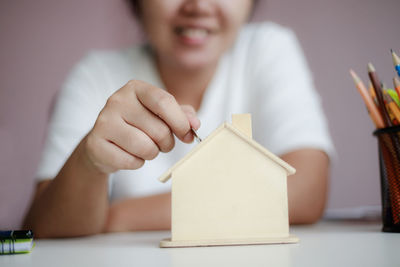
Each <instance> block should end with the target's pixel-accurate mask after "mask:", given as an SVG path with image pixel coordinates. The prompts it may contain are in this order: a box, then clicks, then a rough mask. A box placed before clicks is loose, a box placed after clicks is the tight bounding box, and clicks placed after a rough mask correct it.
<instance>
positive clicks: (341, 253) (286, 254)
mask: <svg viewBox="0 0 400 267" xmlns="http://www.w3.org/2000/svg"><path fill="white" fill-rule="evenodd" d="M291 233H293V234H295V235H297V236H298V237H299V238H300V243H299V244H289V245H254V246H230V247H200V248H168V249H167V248H162V249H161V248H159V247H158V243H159V241H160V239H162V238H166V237H169V236H170V234H169V232H138V233H118V234H105V235H98V236H92V237H86V238H71V239H56V240H37V241H36V247H35V248H34V250H33V251H32V253H30V254H25V255H7V256H0V266H1V267H6V266H9V267H13V266H40V267H47V266H69V267H70V266H71V267H72V266H96V267H97V266H98V267H100V266H118V267H119V266H130V267H133V266H174V267H181V266H182V267H186V266H201V267H206V266H207V267H208V266H218V267H221V266H231V267H235V266H241V267H243V266H271V267H272V266H273V267H275V266H307V267H312V266H318V267H321V266H335V267H340V266H374V267H377V266H379V267H380V266H400V234H395V233H390V234H388V233H382V232H381V226H380V224H379V223H377V222H351V221H331V222H327V221H323V222H320V223H318V224H316V225H309V226H293V227H291Z"/></svg>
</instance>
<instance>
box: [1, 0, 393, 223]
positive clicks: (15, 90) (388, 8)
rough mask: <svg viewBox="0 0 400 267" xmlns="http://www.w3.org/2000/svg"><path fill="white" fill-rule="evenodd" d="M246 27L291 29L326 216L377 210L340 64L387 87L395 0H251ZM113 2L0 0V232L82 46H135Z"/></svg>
mask: <svg viewBox="0 0 400 267" xmlns="http://www.w3.org/2000/svg"><path fill="white" fill-rule="evenodd" d="M254 20H256V21H262V20H271V21H274V22H277V23H280V24H282V25H285V26H287V27H290V28H292V29H293V30H294V31H295V32H296V34H297V36H298V38H299V39H300V42H301V44H302V47H303V49H304V52H305V54H306V57H307V59H308V63H309V65H310V68H311V70H312V71H313V74H314V79H315V84H316V87H317V90H318V92H319V93H320V95H321V97H322V101H323V106H324V109H325V113H326V115H327V117H328V120H329V126H330V130H331V134H332V137H333V141H334V143H335V146H336V150H337V154H338V156H337V158H336V159H335V161H334V162H333V167H332V175H331V180H330V194H329V201H328V207H327V211H326V216H327V217H335V216H339V217H340V216H350V217H352V216H358V214H359V211H360V210H361V211H365V212H366V213H369V212H372V213H374V214H379V205H380V191H379V190H380V188H379V186H380V185H379V166H378V155H377V142H376V140H375V138H374V137H373V136H372V132H373V130H374V126H373V124H372V122H371V121H370V119H369V117H368V114H367V112H366V109H365V107H364V104H363V102H362V99H361V97H360V96H359V95H358V92H357V90H356V89H355V86H354V84H353V82H352V80H351V78H350V76H349V73H348V70H349V68H354V70H355V71H356V72H357V73H358V74H359V75H360V76H361V77H362V78H363V79H364V81H367V72H366V65H367V63H368V62H369V61H371V62H373V63H374V65H375V67H376V69H377V71H378V74H379V75H380V78H381V79H382V80H383V81H384V82H385V83H386V84H387V85H388V86H389V87H392V83H391V80H392V77H393V76H394V74H395V73H394V70H393V64H392V60H391V55H390V48H393V49H394V50H395V51H397V52H398V53H400V31H399V27H400V1H399V0H346V1H333V0H331V1H328V0H261V1H260V5H259V7H258V8H257V10H256V14H255V18H254ZM140 38H141V35H140V31H139V28H138V27H137V25H136V22H135V20H134V19H133V18H132V15H131V13H130V12H129V10H128V8H127V6H126V4H125V2H124V1H123V0H113V1H110V0H79V1H78V0H69V1H53V0H36V1H29V0H1V1H0V229H7V228H18V227H19V226H20V223H21V221H22V218H23V216H24V213H25V212H26V209H27V208H28V203H29V201H30V198H31V197H32V192H33V189H34V174H35V171H36V168H37V165H38V163H39V158H40V154H41V150H42V146H43V142H44V139H45V135H46V127H47V122H48V118H49V115H50V109H51V104H52V100H53V99H54V96H55V94H56V93H57V91H58V90H59V89H60V87H61V85H62V83H63V81H64V79H65V77H66V75H67V74H68V72H69V70H70V69H71V67H72V66H73V65H74V64H75V63H76V62H77V61H78V60H79V59H80V58H81V57H82V56H84V55H85V54H86V53H87V52H88V51H89V50H90V49H118V48H121V47H126V46H130V45H132V44H133V43H137V42H138V41H139V40H140Z"/></svg>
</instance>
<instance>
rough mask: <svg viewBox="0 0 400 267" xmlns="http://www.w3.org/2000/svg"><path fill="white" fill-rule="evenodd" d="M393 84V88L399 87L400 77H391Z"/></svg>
mask: <svg viewBox="0 0 400 267" xmlns="http://www.w3.org/2000/svg"><path fill="white" fill-rule="evenodd" d="M393 85H394V87H395V88H398V87H400V79H399V78H397V77H396V76H395V77H394V78H393Z"/></svg>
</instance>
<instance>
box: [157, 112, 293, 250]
mask: <svg viewBox="0 0 400 267" xmlns="http://www.w3.org/2000/svg"><path fill="white" fill-rule="evenodd" d="M294 172H295V170H294V168H293V167H291V166H290V165H288V164H287V163H286V162H284V161H283V160H281V159H280V158H278V157H277V156H275V155H273V154H272V153H271V152H269V151H267V150H266V149H265V148H263V147H262V146H261V145H259V144H258V143H256V142H255V141H254V140H252V139H251V119H250V115H249V114H240V115H234V117H233V125H231V124H228V123H224V124H222V125H221V126H220V127H219V128H217V129H216V130H215V131H214V132H213V133H212V134H211V135H210V136H209V137H207V138H206V139H205V140H204V141H203V142H201V143H200V144H198V145H197V146H196V147H195V148H194V149H193V150H192V151H191V152H190V153H189V154H188V155H186V156H185V157H184V158H183V159H181V160H180V161H179V162H178V163H176V164H175V165H174V166H173V167H172V168H171V169H170V170H169V171H168V172H166V173H165V174H164V175H163V176H162V177H161V178H160V180H161V181H163V182H165V181H167V180H168V179H170V178H172V191H171V194H172V202H171V204H172V214H171V220H172V221H171V234H172V236H171V239H170V240H163V241H161V243H160V246H161V247H176V246H209V245H233V244H259V243H291V242H297V240H298V239H297V238H296V237H293V236H290V235H289V219H288V200H287V175H290V174H293V173H294Z"/></svg>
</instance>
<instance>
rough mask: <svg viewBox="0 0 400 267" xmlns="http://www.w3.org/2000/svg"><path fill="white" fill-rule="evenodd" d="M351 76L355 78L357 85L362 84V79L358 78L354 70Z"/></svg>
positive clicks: (351, 70) (351, 71)
mask: <svg viewBox="0 0 400 267" xmlns="http://www.w3.org/2000/svg"><path fill="white" fill-rule="evenodd" d="M350 75H351V77H353V80H354V82H355V83H356V84H357V83H359V82H360V78H359V77H358V76H357V74H356V73H355V71H354V70H353V69H350Z"/></svg>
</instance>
